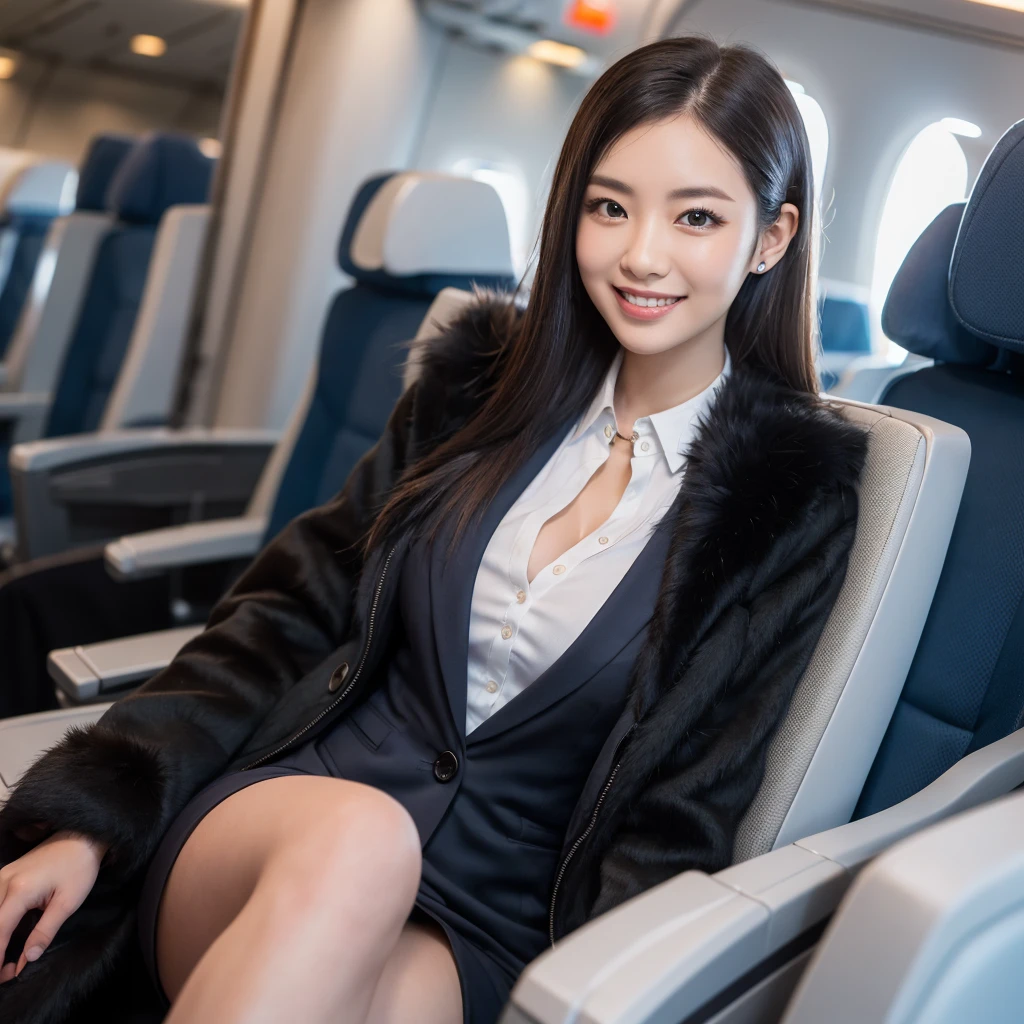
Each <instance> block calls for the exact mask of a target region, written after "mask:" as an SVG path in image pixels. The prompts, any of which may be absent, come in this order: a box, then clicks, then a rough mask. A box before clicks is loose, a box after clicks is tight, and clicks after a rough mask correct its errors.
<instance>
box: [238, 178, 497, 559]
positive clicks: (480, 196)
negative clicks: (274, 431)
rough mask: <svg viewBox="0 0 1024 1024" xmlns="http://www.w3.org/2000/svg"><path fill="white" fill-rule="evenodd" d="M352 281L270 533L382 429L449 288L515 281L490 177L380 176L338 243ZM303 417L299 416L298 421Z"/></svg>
mask: <svg viewBox="0 0 1024 1024" xmlns="http://www.w3.org/2000/svg"><path fill="white" fill-rule="evenodd" d="M339 263H340V265H341V269H342V270H344V271H345V273H347V274H349V275H350V276H351V277H352V278H353V279H354V282H355V283H354V284H353V286H352V287H351V288H348V289H345V290H344V291H342V292H339V294H338V295H337V296H336V297H335V299H334V302H333V303H332V305H331V308H330V310H329V312H328V314H327V319H326V321H325V323H324V328H323V334H322V337H321V343H320V355H319V361H318V365H317V372H316V380H315V382H314V383H313V384H312V386H311V387H310V389H309V391H308V393H307V396H306V399H305V401H304V403H303V404H302V407H301V408H300V409H298V410H297V411H296V413H295V415H294V417H293V426H292V429H291V431H290V433H291V436H292V437H294V445H293V447H292V448H291V450H290V452H288V454H287V461H285V452H286V449H284V448H282V449H281V450H280V451H279V453H278V454H277V455H276V456H275V459H274V460H272V462H271V463H270V464H269V465H268V468H267V471H266V474H265V478H264V479H263V480H261V484H260V487H259V488H258V490H257V492H256V495H255V497H254V500H253V504H252V506H250V512H251V513H252V514H269V525H268V528H267V535H266V539H269V538H270V537H272V536H273V535H274V534H276V533H277V532H278V531H279V530H280V529H281V528H282V527H283V526H284V525H285V524H286V523H287V522H288V521H289V520H290V519H293V518H294V517H295V516H297V515H298V514H299V513H301V512H303V511H305V510H306V509H308V508H312V507H313V506H315V505H318V504H321V503H322V502H324V501H327V500H328V499H329V498H330V497H331V495H333V494H334V493H336V492H337V490H338V487H339V486H340V484H341V483H342V482H343V481H344V480H345V478H346V477H347V476H348V474H349V471H350V470H351V469H352V467H353V466H354V465H355V463H356V462H357V461H358V459H359V458H360V456H362V454H363V453H364V452H365V451H366V450H367V449H368V448H370V447H371V446H372V445H373V444H374V443H375V442H376V441H377V439H378V438H379V437H380V435H381V434H382V433H383V430H384V426H385V424H386V423H387V418H388V415H389V414H390V412H391V409H392V408H393V407H394V405H395V402H396V401H397V400H398V397H399V395H400V394H401V392H402V387H403V364H404V362H405V360H406V353H407V350H408V348H409V344H410V341H411V339H412V338H413V337H414V336H415V335H416V333H417V331H418V330H419V328H420V325H421V323H422V322H423V320H424V317H425V316H426V313H427V310H428V308H429V307H430V305H431V303H432V302H433V300H434V298H435V296H436V295H437V294H438V293H439V292H440V291H442V290H443V289H444V288H446V287H455V288H462V289H469V288H471V287H472V285H473V284H478V285H481V286H484V287H495V288H513V287H514V286H515V279H514V276H513V270H512V258H511V252H510V247H509V239H508V227H507V221H506V218H505V212H504V208H503V207H502V204H501V200H500V198H499V197H498V194H497V192H495V191H494V189H493V188H491V186H490V185H485V184H484V183H482V182H478V181H472V180H469V179H465V178H455V177H449V176H447V175H435V174H419V173H415V172H412V173H397V174H383V175H379V176H377V177H374V178H371V179H370V180H368V181H367V182H366V183H364V184H363V186H362V187H361V188H360V189H359V191H358V192H357V194H356V197H355V199H354V200H353V203H352V207H351V209H350V212H349V215H348V218H347V221H346V224H345V227H344V230H343V232H342V236H341V243H340V246H339ZM300 424H301V425H300Z"/></svg>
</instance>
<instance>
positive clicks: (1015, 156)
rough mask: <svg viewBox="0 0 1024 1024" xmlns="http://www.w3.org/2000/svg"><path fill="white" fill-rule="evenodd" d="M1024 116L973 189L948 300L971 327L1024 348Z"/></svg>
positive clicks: (999, 341) (989, 338)
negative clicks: (1023, 280)
mask: <svg viewBox="0 0 1024 1024" xmlns="http://www.w3.org/2000/svg"><path fill="white" fill-rule="evenodd" d="M1022 197H1024V121H1018V122H1017V123H1016V124H1014V125H1012V126H1011V127H1010V128H1009V129H1007V131H1006V133H1005V134H1004V135H1003V137H1002V138H1001V139H1000V140H999V141H998V142H997V143H996V145H995V147H994V148H993V150H992V152H991V153H989V155H988V158H987V159H986V160H985V165H984V166H983V167H982V169H981V173H980V174H979V175H978V180H977V181H976V182H975V183H974V188H973V189H971V194H970V197H969V198H968V200H967V209H966V211H965V212H964V216H963V220H962V222H961V224H960V232H959V234H958V235H957V238H956V248H955V249H954V251H953V262H952V265H951V267H950V271H949V300H950V303H951V304H952V306H953V312H954V314H955V315H956V317H957V319H958V320H959V321H960V323H962V324H963V325H964V326H965V327H966V328H967V329H968V330H969V331H971V332H973V333H974V334H976V335H978V336H979V337H980V338H984V339H985V340H986V341H988V342H991V343H992V344H993V345H995V346H996V347H997V348H1001V349H1008V350H1010V351H1015V352H1024V289H1022V288H1021V275H1022V267H1024V198H1022Z"/></svg>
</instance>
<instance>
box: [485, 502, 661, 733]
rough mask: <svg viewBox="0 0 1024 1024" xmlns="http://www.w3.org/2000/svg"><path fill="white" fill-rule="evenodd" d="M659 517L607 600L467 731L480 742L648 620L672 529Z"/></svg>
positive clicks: (549, 697)
mask: <svg viewBox="0 0 1024 1024" xmlns="http://www.w3.org/2000/svg"><path fill="white" fill-rule="evenodd" d="M668 527H669V522H668V521H667V517H666V518H663V519H662V520H660V522H659V526H658V527H657V528H656V529H655V530H654V532H653V533H652V534H651V536H650V537H649V538H648V540H647V543H646V544H645V545H644V547H643V550H642V551H641V552H640V554H639V555H637V557H636V559H635V560H634V562H633V564H632V565H631V566H630V567H629V569H628V570H627V571H626V574H625V576H623V577H622V579H621V580H620V581H619V583H618V585H617V586H616V587H615V589H614V590H613V591H612V592H611V594H609V595H608V599H607V600H606V601H605V602H604V604H603V605H601V607H600V608H599V609H598V610H597V612H596V613H595V614H594V616H593V618H591V620H590V622H588V623H587V625H586V626H585V627H584V629H583V632H581V633H580V634H579V636H577V637H576V639H575V640H574V641H573V642H572V643H571V644H570V645H569V647H568V648H567V649H566V650H565V651H564V653H563V654H562V655H561V657H559V658H558V659H556V661H555V662H554V663H553V664H552V665H550V666H549V667H548V668H547V669H545V671H543V672H542V673H541V674H540V675H539V676H538V677H537V678H536V679H535V680H534V681H533V682H532V683H530V685H529V686H527V687H526V689H525V690H523V691H522V692H521V693H519V694H517V695H516V696H515V697H513V698H512V700H510V701H509V702H508V703H507V704H505V705H504V706H503V707H501V708H499V709H498V710H497V711H496V712H495V713H494V714H493V715H491V716H490V718H488V719H487V720H486V721H485V722H483V723H481V724H480V725H479V726H477V728H476V729H474V730H473V732H471V733H470V735H469V737H468V739H467V743H470V744H472V743H479V742H482V741H483V740H487V739H490V738H491V737H492V736H496V735H498V734H499V733H502V732H505V731H507V730H508V729H511V728H513V727H514V726H516V725H520V724H521V723H523V722H525V721H528V720H529V719H530V718H532V717H533V716H535V715H538V714H540V713H541V712H542V711H544V710H545V709H546V708H548V707H550V706H551V705H552V704H554V703H555V702H556V701H559V700H561V699H562V698H563V697H567V696H568V695H569V694H571V693H572V692H573V691H574V690H577V689H579V687H581V686H582V685H583V684H584V683H586V682H587V681H588V680H589V679H592V678H593V677H594V675H596V674H597V673H598V672H599V671H600V670H601V669H602V668H604V666H605V665H607V664H608V662H610V661H611V660H612V659H613V658H614V657H615V656H616V655H617V654H618V653H619V651H621V650H622V649H623V648H624V647H625V646H626V645H627V644H629V643H630V641H631V640H632V639H633V638H634V637H635V636H636V635H637V633H639V632H640V630H641V629H643V628H644V626H646V625H647V623H648V622H649V621H650V619H651V616H652V615H653V613H654V607H655V603H656V602H657V599H658V591H659V588H660V585H661V576H662V570H663V569H664V565H665V558H666V556H667V554H668V547H669V542H670V539H671V531H670V529H669V528H668Z"/></svg>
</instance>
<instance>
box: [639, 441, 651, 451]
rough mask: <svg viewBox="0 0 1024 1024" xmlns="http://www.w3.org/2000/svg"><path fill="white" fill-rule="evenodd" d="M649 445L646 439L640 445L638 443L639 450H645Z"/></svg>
mask: <svg viewBox="0 0 1024 1024" xmlns="http://www.w3.org/2000/svg"><path fill="white" fill-rule="evenodd" d="M650 447H651V446H650V445H649V444H648V443H647V442H646V441H644V443H643V444H642V445H640V451H642V452H645V451H647V449H648V448H650Z"/></svg>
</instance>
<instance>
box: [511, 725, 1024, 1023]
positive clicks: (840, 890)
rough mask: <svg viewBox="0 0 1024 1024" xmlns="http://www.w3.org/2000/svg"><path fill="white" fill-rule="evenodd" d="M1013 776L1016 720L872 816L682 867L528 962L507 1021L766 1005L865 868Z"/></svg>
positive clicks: (1023, 770)
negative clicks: (755, 852) (767, 848)
mask: <svg viewBox="0 0 1024 1024" xmlns="http://www.w3.org/2000/svg"><path fill="white" fill-rule="evenodd" d="M1022 783H1024V730H1020V731H1018V732H1015V733H1013V734H1011V735H1010V736H1007V737H1006V738H1005V739H1002V740H999V741H998V742H996V743H993V744H990V745H989V746H987V747H984V748H982V749H981V750H977V751H975V752H974V753H973V754H970V755H969V756H967V757H965V758H964V759H963V760H962V761H960V762H959V763H958V764H956V765H954V766H953V767H952V768H950V769H949V770H948V771H947V772H946V773H945V774H944V775H942V776H941V777H940V778H938V779H937V780H936V781H935V782H933V783H932V784H931V785H930V786H927V787H926V788H925V789H923V790H921V792H919V793H916V794H915V795H914V796H912V797H909V798H908V799H906V800H904V801H903V802H902V803H899V804H896V805H895V806H893V807H890V808H888V809H887V810H885V811H880V812H879V813H877V814H874V815H872V816H871V817H869V818H864V819H862V820H860V821H854V822H850V823H849V824H846V825H841V826H840V827H838V828H834V829H830V830H828V831H827V832H822V833H819V834H818V835H814V836H809V837H807V838H806V839H801V840H799V841H798V842H796V843H793V844H791V845H789V846H784V847H780V848H779V849H776V850H773V851H772V852H771V853H766V854H764V855H763V856H761V857H755V858H754V859H752V860H749V861H745V862H744V863H741V864H736V865H733V866H732V867H730V868H727V869H725V870H724V871H720V872H718V873H717V874H716V875H713V876H708V875H705V874H703V873H702V872H696V871H689V872H685V873H684V874H682V875H678V876H677V877H675V878H672V879H670V880H669V881H667V882H664V883H662V884H661V885H659V886H657V887H655V888H654V889H651V890H649V891H648V892H646V893H644V894H643V895H641V896H638V897H636V898H635V899H633V900H630V901H628V902H627V903H624V904H623V905H621V906H620V907H617V908H615V909H614V910H612V911H610V912H608V913H607V914H603V915H602V916H601V917H599V918H597V919H596V920H594V921H591V922H590V923H588V924H586V925H584V926H583V927H582V928H580V929H578V930H577V931H575V932H573V933H572V934H571V935H569V936H567V937H566V938H565V939H563V940H561V941H560V942H558V943H557V944H556V945H555V947H554V948H553V949H551V950H548V951H547V952H546V953H544V954H542V955H541V956H540V957H538V958H537V959H536V960H534V961H533V963H531V964H530V965H529V966H528V967H527V969H526V970H525V971H524V972H523V974H522V975H521V976H520V978H519V981H518V982H517V983H516V986H515V988H514V989H513V991H512V1006H511V1007H510V1010H509V1013H508V1015H507V1016H505V1017H503V1018H502V1021H503V1024H512V1022H513V1021H514V1022H516V1024H522V1022H531V1024H569V1022H573V1024H576V1022H580V1024H582V1022H584V1021H585V1022H587V1024H646V1022H651V1021H668V1020H675V1021H678V1020H689V1019H690V1018H691V1016H692V1017H694V1019H698V1018H699V1019H701V1020H705V1019H711V1017H712V1016H713V1015H714V1013H716V1012H720V1011H721V1010H722V1009H724V1008H725V1007H726V1006H728V1005H730V1003H731V1002H734V1001H738V1000H740V999H747V1000H748V1003H747V1008H748V1009H749V1008H750V1005H751V1004H750V1002H749V1000H751V999H761V1000H763V1001H764V1002H763V1004H762V1005H763V1006H764V1007H767V1008H769V1011H770V1012H774V1010H771V1009H770V1008H774V1009H775V1010H777V1009H779V1008H781V1006H783V1005H784V1004H785V1000H786V999H787V998H788V997H789V994H790V993H791V991H792V989H793V987H794V986H795V985H796V982H797V981H798V979H799V973H800V970H802V968H803V966H804V964H805V963H806V960H807V958H808V956H809V954H810V951H811V949H812V948H813V946H814V943H815V942H816V941H817V938H818V935H819V934H820V932H821V930H822V929H823V928H824V926H825V924H826V923H827V921H828V919H829V917H830V916H831V914H832V913H833V912H834V910H835V908H836V907H837V906H838V904H839V902H840V900H841V899H842V897H843V895H844V893H845V892H846V890H847V889H848V887H849V885H850V883H851V882H852V880H853V878H854V877H855V876H856V874H857V872H858V871H859V870H860V868H861V867H863V865H864V864H866V863H868V862H869V861H870V860H871V859H872V858H873V857H875V856H876V855H877V854H879V853H880V852H882V851H883V850H885V849H887V848H888V847H889V846H891V845H892V844H893V843H895V842H896V841H898V840H900V839H902V838H904V837H905V836H908V835H910V834H912V833H914V832H917V831H919V830H920V829H922V828H924V827H926V826H928V825H930V824H932V823H934V822H936V821H939V820H941V819H944V818H946V817H949V816H950V815H953V814H956V813H958V812H960V811H963V810H966V809H968V808H970V807H974V806H977V805H979V804H982V803H985V802H987V801H988V800H991V799H994V798H996V797H998V796H1001V795H1004V794H1006V793H1008V792H1010V791H1011V790H1013V789H1014V788H1016V787H1017V786H1019V785H1021V784H1022ZM712 1011H713V1012H712ZM769 1011H766V1012H769ZM705 1014H706V1016H705ZM715 1019H716V1021H717V1020H719V1018H717V1017H716V1018H715ZM721 1019H722V1020H723V1021H724V1020H725V1019H727V1018H725V1017H723V1018H721ZM736 1019H737V1020H738V1019H739V1018H738V1017H737V1018H736ZM743 1019H755V1018H754V1017H750V1018H743ZM756 1019H762V1018H761V1017H757V1018H756ZM763 1019H775V1018H770V1017H769V1016H765V1017H764V1018H763Z"/></svg>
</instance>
